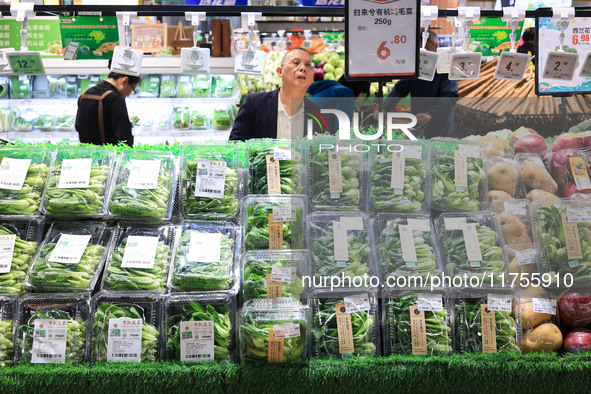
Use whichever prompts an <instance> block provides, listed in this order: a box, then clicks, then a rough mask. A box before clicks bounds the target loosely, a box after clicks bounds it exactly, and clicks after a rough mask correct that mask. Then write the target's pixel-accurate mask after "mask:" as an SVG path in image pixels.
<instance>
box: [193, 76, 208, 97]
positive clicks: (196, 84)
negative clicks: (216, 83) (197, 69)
mask: <svg viewBox="0 0 591 394" xmlns="http://www.w3.org/2000/svg"><path fill="white" fill-rule="evenodd" d="M210 95H211V76H210V75H195V76H194V77H193V97H209V96H210Z"/></svg>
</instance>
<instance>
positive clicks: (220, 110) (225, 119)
mask: <svg viewBox="0 0 591 394" xmlns="http://www.w3.org/2000/svg"><path fill="white" fill-rule="evenodd" d="M233 124H234V119H233V115H232V111H231V109H230V108H229V107H227V106H225V107H217V108H214V110H213V114H212V115H211V128H212V129H214V130H230V129H231V128H232V125H233Z"/></svg>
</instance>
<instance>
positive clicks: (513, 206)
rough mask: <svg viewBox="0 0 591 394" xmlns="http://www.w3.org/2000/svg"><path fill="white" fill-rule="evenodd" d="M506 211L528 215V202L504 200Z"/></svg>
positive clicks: (512, 213)
mask: <svg viewBox="0 0 591 394" xmlns="http://www.w3.org/2000/svg"><path fill="white" fill-rule="evenodd" d="M503 207H504V208H505V213H508V214H511V215H527V204H526V203H525V201H504V202H503Z"/></svg>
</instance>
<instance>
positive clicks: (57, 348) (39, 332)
mask: <svg viewBox="0 0 591 394" xmlns="http://www.w3.org/2000/svg"><path fill="white" fill-rule="evenodd" d="M67 332H68V320H67V319H36V320H35V323H34V327H33V333H34V334H33V348H32V357H31V363H33V364H62V363H64V362H65V361H66V337H67Z"/></svg>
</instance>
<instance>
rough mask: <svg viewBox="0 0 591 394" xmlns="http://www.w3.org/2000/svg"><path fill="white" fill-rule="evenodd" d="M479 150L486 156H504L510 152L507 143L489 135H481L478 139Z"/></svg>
mask: <svg viewBox="0 0 591 394" xmlns="http://www.w3.org/2000/svg"><path fill="white" fill-rule="evenodd" d="M478 145H479V146H480V149H482V150H484V152H485V153H486V155H487V156H505V154H506V153H507V152H510V151H511V147H510V146H509V144H508V143H507V141H505V140H502V139H500V138H495V137H491V136H490V135H483V136H481V137H480V138H479V139H478Z"/></svg>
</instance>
